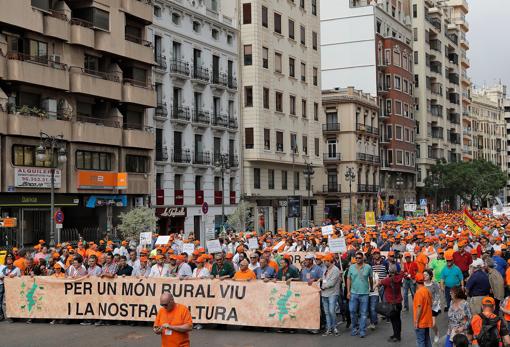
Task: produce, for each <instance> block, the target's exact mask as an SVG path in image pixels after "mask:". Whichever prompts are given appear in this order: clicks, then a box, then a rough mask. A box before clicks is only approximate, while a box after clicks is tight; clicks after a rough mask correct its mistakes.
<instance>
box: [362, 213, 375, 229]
mask: <svg viewBox="0 0 510 347" xmlns="http://www.w3.org/2000/svg"><path fill="white" fill-rule="evenodd" d="M376 225H377V224H375V212H374V211H367V212H365V226H367V227H375V226H376Z"/></svg>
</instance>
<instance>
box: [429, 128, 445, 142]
mask: <svg viewBox="0 0 510 347" xmlns="http://www.w3.org/2000/svg"><path fill="white" fill-rule="evenodd" d="M431 136H432V138H433V139H441V140H442V139H443V138H444V134H443V128H434V127H433V128H432V135H431Z"/></svg>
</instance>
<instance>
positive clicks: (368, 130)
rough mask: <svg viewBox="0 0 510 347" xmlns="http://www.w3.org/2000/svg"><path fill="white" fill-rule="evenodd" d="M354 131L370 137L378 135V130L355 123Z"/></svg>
mask: <svg viewBox="0 0 510 347" xmlns="http://www.w3.org/2000/svg"><path fill="white" fill-rule="evenodd" d="M356 131H358V132H362V133H368V134H372V135H379V128H376V127H373V126H370V125H366V124H361V123H356Z"/></svg>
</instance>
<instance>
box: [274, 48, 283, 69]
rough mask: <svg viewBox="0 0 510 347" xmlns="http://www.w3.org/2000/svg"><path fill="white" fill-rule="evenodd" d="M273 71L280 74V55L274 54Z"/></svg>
mask: <svg viewBox="0 0 510 347" xmlns="http://www.w3.org/2000/svg"><path fill="white" fill-rule="evenodd" d="M274 71H276V72H279V73H281V72H282V54H281V53H276V52H275V54H274Z"/></svg>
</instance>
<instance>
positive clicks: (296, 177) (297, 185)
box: [294, 172, 299, 190]
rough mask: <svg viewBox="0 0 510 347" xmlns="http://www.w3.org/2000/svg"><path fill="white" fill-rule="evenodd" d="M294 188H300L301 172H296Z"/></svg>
mask: <svg viewBox="0 0 510 347" xmlns="http://www.w3.org/2000/svg"><path fill="white" fill-rule="evenodd" d="M294 189H296V190H299V172H294Z"/></svg>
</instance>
